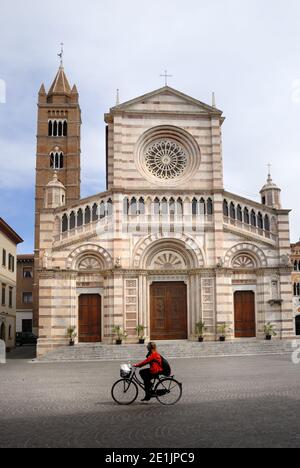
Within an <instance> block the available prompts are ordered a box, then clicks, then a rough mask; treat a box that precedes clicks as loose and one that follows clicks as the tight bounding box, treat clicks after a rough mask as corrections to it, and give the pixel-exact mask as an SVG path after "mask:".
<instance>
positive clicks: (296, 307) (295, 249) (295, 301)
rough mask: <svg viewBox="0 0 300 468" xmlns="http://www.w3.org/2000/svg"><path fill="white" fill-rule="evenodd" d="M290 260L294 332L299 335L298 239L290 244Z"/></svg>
mask: <svg viewBox="0 0 300 468" xmlns="http://www.w3.org/2000/svg"><path fill="white" fill-rule="evenodd" d="M291 250H292V255H291V261H292V265H293V273H292V286H293V295H294V298H293V314H294V319H295V332H296V335H297V336H300V241H299V242H297V243H296V244H292V245H291Z"/></svg>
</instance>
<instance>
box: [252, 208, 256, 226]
mask: <svg viewBox="0 0 300 468" xmlns="http://www.w3.org/2000/svg"><path fill="white" fill-rule="evenodd" d="M251 226H253V227H256V226H257V222H256V214H255V211H254V210H252V211H251Z"/></svg>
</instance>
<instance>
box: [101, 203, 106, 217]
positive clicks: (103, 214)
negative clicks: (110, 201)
mask: <svg viewBox="0 0 300 468" xmlns="http://www.w3.org/2000/svg"><path fill="white" fill-rule="evenodd" d="M103 218H105V204H104V202H103V201H102V202H101V203H100V219H103Z"/></svg>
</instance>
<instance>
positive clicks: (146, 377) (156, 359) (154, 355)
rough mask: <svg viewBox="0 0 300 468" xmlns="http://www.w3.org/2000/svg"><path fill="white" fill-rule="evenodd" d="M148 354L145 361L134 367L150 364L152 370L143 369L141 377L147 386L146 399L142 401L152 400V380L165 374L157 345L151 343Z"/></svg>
mask: <svg viewBox="0 0 300 468" xmlns="http://www.w3.org/2000/svg"><path fill="white" fill-rule="evenodd" d="M147 349H148V354H147V358H146V360H145V361H143V362H140V363H139V364H135V365H134V367H139V368H140V367H144V366H146V365H147V364H150V368H148V369H143V370H141V371H140V376H141V378H142V379H143V381H144V384H145V393H146V395H145V397H144V398H143V399H142V401H150V400H151V398H152V394H151V390H152V380H153V379H155V377H157V376H159V375H160V374H161V373H162V372H163V368H162V358H161V355H160V354H159V353H158V352H157V346H156V343H153V342H150V343H149V344H148V346H147Z"/></svg>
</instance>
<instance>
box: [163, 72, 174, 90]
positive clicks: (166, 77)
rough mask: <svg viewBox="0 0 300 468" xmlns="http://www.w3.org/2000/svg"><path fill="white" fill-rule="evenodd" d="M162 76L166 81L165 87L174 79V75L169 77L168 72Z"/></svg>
mask: <svg viewBox="0 0 300 468" xmlns="http://www.w3.org/2000/svg"><path fill="white" fill-rule="evenodd" d="M160 76H161V77H162V78H164V79H165V86H168V78H173V75H168V70H165V73H164V74H163V75H160Z"/></svg>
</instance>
